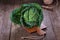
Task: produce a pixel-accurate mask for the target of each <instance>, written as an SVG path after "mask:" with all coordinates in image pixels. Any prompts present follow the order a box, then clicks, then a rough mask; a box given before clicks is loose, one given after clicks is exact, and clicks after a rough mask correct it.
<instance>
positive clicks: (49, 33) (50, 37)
mask: <svg viewBox="0 0 60 40" xmlns="http://www.w3.org/2000/svg"><path fill="white" fill-rule="evenodd" d="M43 13H44V17H45V18H44V20H45V21H44V24H45V25H46V26H47V35H46V38H45V40H56V39H55V34H54V31H53V29H52V24H51V20H50V17H49V14H50V13H51V11H48V10H43Z"/></svg>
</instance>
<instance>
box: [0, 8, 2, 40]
mask: <svg viewBox="0 0 60 40" xmlns="http://www.w3.org/2000/svg"><path fill="white" fill-rule="evenodd" d="M0 8H1V7H0ZM2 19H3V10H1V9H0V40H2V33H1V28H2V24H3V20H2Z"/></svg>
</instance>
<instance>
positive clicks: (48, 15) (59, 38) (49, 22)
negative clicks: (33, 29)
mask: <svg viewBox="0 0 60 40" xmlns="http://www.w3.org/2000/svg"><path fill="white" fill-rule="evenodd" d="M17 7H19V4H15V5H11V4H0V40H31V39H21V37H26V36H31V35H33V36H38V35H37V34H36V33H33V34H29V33H28V32H26V31H25V30H24V29H23V28H22V27H20V26H18V25H14V24H13V23H12V22H11V21H10V13H11V12H12V10H13V9H15V8H17ZM59 12H60V7H57V8H55V9H54V10H53V11H49V10H46V9H43V14H44V20H43V22H44V24H45V25H46V26H47V30H46V32H47V34H46V36H45V37H44V38H43V39H41V40H60V13H59ZM34 40H40V39H34Z"/></svg>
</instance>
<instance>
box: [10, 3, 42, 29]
mask: <svg viewBox="0 0 60 40" xmlns="http://www.w3.org/2000/svg"><path fill="white" fill-rule="evenodd" d="M10 18H11V21H12V22H14V23H15V24H19V25H24V26H25V27H27V28H32V27H33V26H38V27H39V26H40V25H41V22H42V20H43V14H42V9H41V6H40V5H39V4H37V3H30V4H22V5H21V7H20V8H17V9H15V10H13V11H12V13H11V15H10Z"/></svg>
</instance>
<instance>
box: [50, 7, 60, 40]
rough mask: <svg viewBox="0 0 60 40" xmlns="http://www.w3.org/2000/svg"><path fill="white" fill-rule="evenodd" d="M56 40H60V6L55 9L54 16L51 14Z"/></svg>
mask: <svg viewBox="0 0 60 40" xmlns="http://www.w3.org/2000/svg"><path fill="white" fill-rule="evenodd" d="M50 16H51V17H50V18H51V21H52V25H53V29H54V32H55V34H56V39H57V40H60V6H59V7H58V8H55V9H54V11H53V14H50Z"/></svg>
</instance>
